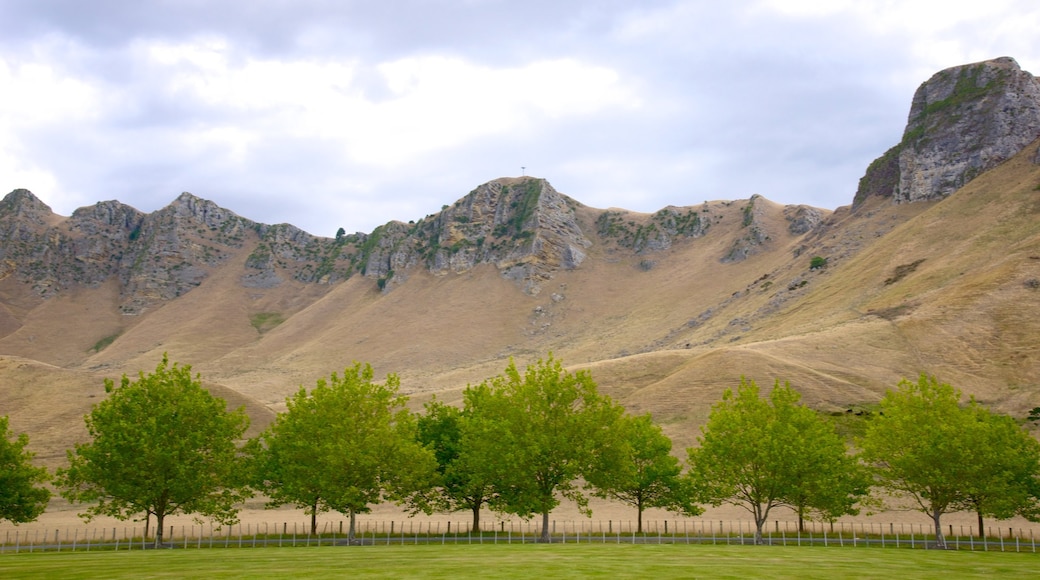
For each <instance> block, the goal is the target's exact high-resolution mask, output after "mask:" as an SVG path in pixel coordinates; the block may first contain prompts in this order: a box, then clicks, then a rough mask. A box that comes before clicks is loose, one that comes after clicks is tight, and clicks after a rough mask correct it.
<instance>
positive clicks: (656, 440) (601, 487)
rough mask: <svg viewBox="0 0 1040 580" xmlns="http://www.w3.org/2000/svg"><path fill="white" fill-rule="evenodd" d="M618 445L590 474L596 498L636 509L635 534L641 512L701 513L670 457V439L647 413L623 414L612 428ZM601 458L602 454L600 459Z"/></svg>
mask: <svg viewBox="0 0 1040 580" xmlns="http://www.w3.org/2000/svg"><path fill="white" fill-rule="evenodd" d="M615 430H616V435H617V441H618V443H619V445H618V446H617V448H616V452H615V453H613V454H612V455H613V456H612V457H605V459H606V462H605V463H602V464H600V465H598V466H597V468H596V469H594V470H593V471H592V472H591V473H590V474H589V476H588V477H589V483H591V484H592V485H593V487H594V488H595V490H596V491H595V495H597V496H599V497H603V498H608V499H615V500H617V501H620V502H622V503H625V504H628V505H630V506H632V507H634V508H636V531H637V532H642V531H643V511H644V510H646V509H647V508H664V509H667V510H669V511H675V512H679V513H681V514H683V515H687V516H695V515H698V514H701V513H703V511H704V510H703V509H701V508H700V507H699V506H697V505H695V504H694V503H693V497H692V493H691V490H690V489H689V485H687V483H688V480H687V479H686V478H683V477H682V476H681V474H682V465H681V464H680V462H679V459H678V458H677V457H675V456H673V455H672V454H671V451H672V440H671V439H669V438H668V436H667V435H665V434H664V432H663V431H662V430H661V427H660V426H658V425H657V424H655V423H654V422H653V419H652V418H651V417H650V415H649V414H646V415H638V416H632V415H624V416H623V417H621V418H620V419H619V420H618V423H617V426H616V427H615ZM602 456H603V455H602V454H601V457H602Z"/></svg>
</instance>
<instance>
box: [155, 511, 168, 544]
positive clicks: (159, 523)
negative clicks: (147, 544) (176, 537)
mask: <svg viewBox="0 0 1040 580" xmlns="http://www.w3.org/2000/svg"><path fill="white" fill-rule="evenodd" d="M165 517H166V513H165V512H163V511H161V510H155V547H156V548H158V547H160V546H162V538H163V536H162V533H163V519H164V518H165Z"/></svg>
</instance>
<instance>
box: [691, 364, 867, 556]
mask: <svg viewBox="0 0 1040 580" xmlns="http://www.w3.org/2000/svg"><path fill="white" fill-rule="evenodd" d="M799 399H800V395H799V394H798V392H797V391H795V390H794V389H792V388H791V386H790V385H789V384H785V385H783V386H781V385H780V381H776V383H775V385H774V386H773V390H772V392H771V393H770V394H769V398H768V400H766V399H762V398H760V397H759V390H758V386H757V385H756V384H755V382H754V381H747V380H745V379H743V378H741V380H740V386H739V387H738V388H737V392H736V393H734V392H733V391H732V390H731V389H727V390H726V392H725V393H723V396H722V400H721V401H720V402H718V403H716V404H715V405H714V406H713V407H712V411H711V414H710V415H709V417H708V422H707V424H706V425H705V426H704V427H702V435H701V437H700V438H699V441H700V447H696V448H690V449H688V450H687V453H688V462H689V464H690V477H691V480H692V485H693V487H694V488H695V489H696V490H697V493H698V496H699V498H700V499H701V501H703V502H704V503H710V504H712V505H715V506H718V505H721V504H723V503H728V504H731V505H735V506H738V507H741V508H744V509H746V510H747V511H748V512H750V513H751V515H752V516H753V517H754V519H755V541H756V542H761V541H762V527H763V525H764V524H765V522H766V519H767V518H768V517H769V512H770V510H772V509H773V508H775V507H777V506H782V505H786V506H791V507H793V508H794V509H795V510H796V511H798V512H799V515H800V516H804V515H805V514H806V513H808V512H809V511H810V510H815V511H817V512H819V513H820V514H821V515H823V516H825V517H828V518H833V517H837V516H838V515H841V514H842V513H854V507H853V506H854V505H855V503H856V501H857V498H858V496H859V495H861V494H862V493H863V492H864V491H865V489H863V486H862V485H861V484H860V483H859V480H858V478H857V477H855V476H854V475H847V474H845V470H846V469H849V468H850V467H854V466H853V464H852V462H851V461H850V460H849V459H848V457H847V452H846V449H845V446H844V443H843V442H842V441H841V439H840V438H839V437H838V435H837V434H836V433H835V432H834V431H833V429H832V428H830V426H829V425H828V424H827V423H826V422H825V421H824V419H822V418H821V417H819V416H818V415H817V414H816V413H815V412H814V411H812V410H811V409H809V408H807V407H804V406H802V405H800V404H799Z"/></svg>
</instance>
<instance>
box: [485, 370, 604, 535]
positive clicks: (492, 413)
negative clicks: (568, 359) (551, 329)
mask: <svg viewBox="0 0 1040 580" xmlns="http://www.w3.org/2000/svg"><path fill="white" fill-rule="evenodd" d="M465 396H466V397H467V399H466V401H467V405H469V406H470V408H471V409H472V410H473V418H472V423H471V424H470V429H472V432H473V433H477V434H479V435H478V436H477V437H476V438H477V439H478V440H482V441H485V442H493V443H494V445H495V447H494V449H496V450H497V451H496V452H494V453H489V454H487V455H486V456H484V457H483V461H484V462H485V463H484V464H483V469H484V473H486V474H487V477H488V480H490V481H494V482H495V491H496V493H497V494H496V496H495V497H494V499H493V500H492V502H491V505H492V508H493V509H495V510H496V511H502V512H506V513H511V514H515V515H518V516H520V517H531V516H533V515H535V514H541V516H542V535H541V540H542V541H545V542H547V541H549V531H550V530H549V512H551V511H552V509H553V508H555V507H556V506H557V505H559V502H560V497H563V498H566V499H569V500H571V501H574V502H575V503H576V504H577V505H578V508H579V509H580V510H582V511H583V512H585V513H589V512H588V498H587V497H586V496H585V494H584V493H583V489H582V487H581V485H579V483H578V480H579V478H582V477H586V476H589V475H590V474H591V472H592V470H593V469H594V466H595V465H596V464H597V462H598V461H599V460H598V458H599V456H600V455H601V454H604V453H608V452H609V449H610V448H611V446H612V445H614V438H613V432H612V430H613V428H614V426H615V425H616V423H617V420H618V418H619V417H620V416H621V414H622V412H623V410H622V409H621V407H619V406H618V405H616V404H614V403H613V402H612V401H611V400H610V399H609V398H608V397H606V396H604V395H600V394H599V392H597V390H596V383H595V382H594V381H593V380H592V376H591V375H589V373H588V372H587V371H578V372H575V373H570V372H567V371H565V370H564V369H563V366H562V364H561V363H560V361H558V360H556V359H554V358H553V357H552V354H550V355H549V357H548V358H547V359H545V360H539V361H538V362H537V363H536V364H534V365H531V366H529V367H527V369H526V371H525V372H524V373H523V374H521V373H520V371H519V370H517V368H516V364H515V363H514V362H513V361H512V360H510V361H509V366H508V367H507V368H506V370H505V372H504V373H503V374H501V375H499V376H497V377H493V378H491V379H488V380H487V381H485V382H484V383H482V384H481V385H478V386H477V387H470V388H468V389H467V390H466V395H465Z"/></svg>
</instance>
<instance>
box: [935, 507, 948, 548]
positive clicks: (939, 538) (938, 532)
mask: <svg viewBox="0 0 1040 580" xmlns="http://www.w3.org/2000/svg"><path fill="white" fill-rule="evenodd" d="M940 517H942V512H940V511H939V509H938V508H932V521H933V522H934V523H935V546H936V547H937V548H939V549H940V550H945V549H946V538H945V537H943V533H942V524H941V523H939V518H940Z"/></svg>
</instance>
